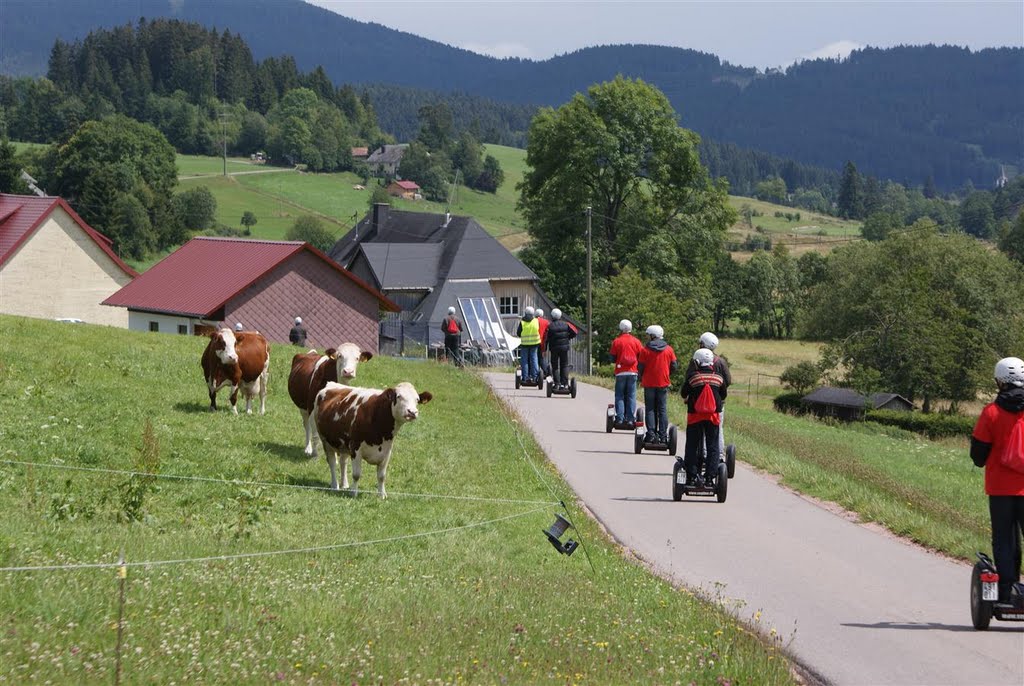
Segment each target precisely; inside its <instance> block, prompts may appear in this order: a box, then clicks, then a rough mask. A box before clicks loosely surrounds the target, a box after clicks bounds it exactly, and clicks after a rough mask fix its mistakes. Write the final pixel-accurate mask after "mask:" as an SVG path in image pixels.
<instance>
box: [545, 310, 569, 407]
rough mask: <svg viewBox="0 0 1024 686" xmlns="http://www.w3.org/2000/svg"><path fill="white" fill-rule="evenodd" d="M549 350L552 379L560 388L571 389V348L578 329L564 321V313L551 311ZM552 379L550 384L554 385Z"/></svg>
mask: <svg viewBox="0 0 1024 686" xmlns="http://www.w3.org/2000/svg"><path fill="white" fill-rule="evenodd" d="M547 335H548V350H549V351H550V352H551V377H552V379H553V380H554V383H556V384H558V387H559V388H568V387H569V348H570V347H572V339H574V338H576V329H574V328H573V327H572V326H570V325H569V322H567V321H565V320H564V319H562V311H561V310H560V309H558V308H557V307H556V308H555V309H553V310H551V324H550V325H548V330H547ZM552 379H549V380H548V383H552Z"/></svg>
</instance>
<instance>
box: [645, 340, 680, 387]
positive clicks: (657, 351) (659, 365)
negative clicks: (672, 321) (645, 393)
mask: <svg viewBox="0 0 1024 686" xmlns="http://www.w3.org/2000/svg"><path fill="white" fill-rule="evenodd" d="M651 346H654V347H651ZM637 365H638V368H639V366H641V365H642V366H643V372H642V373H641V375H640V384H641V385H642V386H643V387H644V388H667V387H668V386H671V385H672V380H671V379H670V378H669V374H671V373H672V371H673V370H675V367H676V352H675V351H674V350H672V346H671V345H669V344H668V343H665V341H664V339H661V338H659V339H657V340H653V341H651V342H650V343H648V344H647V345H645V346H644V347H643V348H642V349H641V350H640V355H638V356H637Z"/></svg>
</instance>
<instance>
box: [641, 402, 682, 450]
mask: <svg viewBox="0 0 1024 686" xmlns="http://www.w3.org/2000/svg"><path fill="white" fill-rule="evenodd" d="M677 434H678V431H677V430H676V425H675V424H672V423H670V424H669V425H668V442H667V443H661V442H657V443H654V442H648V441H647V440H646V438H647V434H646V432H645V431H644V427H643V424H642V423H641V421H640V410H637V424H636V433H635V434H634V435H633V452H634V453H636V454H637V455H639V454H640V453H641V452H642V451H644V450H667V451H668V454H669V455H675V454H676V439H677V437H678V436H677Z"/></svg>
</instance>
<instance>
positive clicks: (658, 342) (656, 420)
mask: <svg viewBox="0 0 1024 686" xmlns="http://www.w3.org/2000/svg"><path fill="white" fill-rule="evenodd" d="M647 337H648V338H649V339H650V340H648V342H647V345H645V346H644V347H643V348H642V349H641V350H640V355H639V357H638V358H637V365H636V367H637V372H638V373H639V375H640V383H641V384H643V387H644V404H645V405H646V406H647V412H646V419H647V434H646V435H645V436H644V440H645V441H646V442H648V443H668V387H669V386H670V385H671V384H672V380H671V374H672V373H673V372H675V371H676V369H677V368H678V364H679V363H678V362H677V361H676V353H675V351H674V350H672V346H671V345H669V344H668V343H666V342H665V330H664V329H663V328H661V327H660V326H658V325H657V324H652V325H651V326H648V327H647Z"/></svg>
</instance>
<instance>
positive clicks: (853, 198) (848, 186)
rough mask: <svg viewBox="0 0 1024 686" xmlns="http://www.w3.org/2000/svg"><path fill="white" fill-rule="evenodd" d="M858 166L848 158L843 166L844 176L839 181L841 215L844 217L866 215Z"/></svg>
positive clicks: (851, 217) (854, 217)
mask: <svg viewBox="0 0 1024 686" xmlns="http://www.w3.org/2000/svg"><path fill="white" fill-rule="evenodd" d="M861 186H862V183H861V178H860V174H858V173H857V166H856V165H855V164H854V163H853V162H850V161H849V160H847V162H846V166H844V167H843V178H842V180H841V181H840V182H839V200H838V205H839V215H840V216H841V217H843V218H844V219H860V218H862V217H863V216H864V191H863V189H862V187H861Z"/></svg>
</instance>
